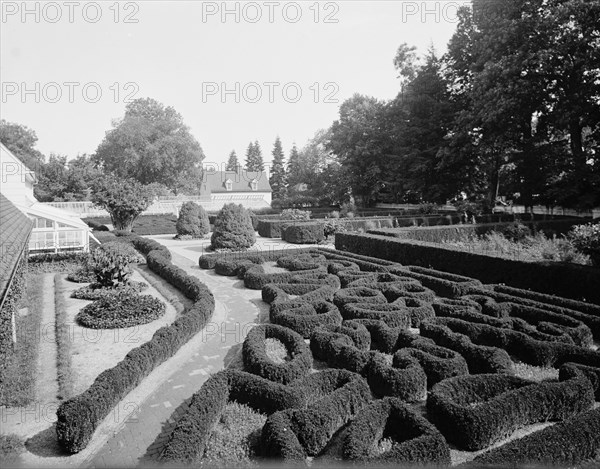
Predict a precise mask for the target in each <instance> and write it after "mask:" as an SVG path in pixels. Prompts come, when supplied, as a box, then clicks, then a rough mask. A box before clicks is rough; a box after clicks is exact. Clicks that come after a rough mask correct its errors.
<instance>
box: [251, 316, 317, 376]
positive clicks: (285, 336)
mask: <svg viewBox="0 0 600 469" xmlns="http://www.w3.org/2000/svg"><path fill="white" fill-rule="evenodd" d="M266 339H277V340H280V341H281V342H282V343H283V345H284V346H285V347H286V349H287V350H288V352H289V354H290V356H291V357H292V359H291V360H290V361H287V362H285V363H281V364H277V363H275V362H273V361H272V360H271V359H270V358H269V357H268V356H267V352H266V349H265V340H266ZM242 350H243V357H244V366H245V368H246V369H247V370H248V371H249V372H251V373H254V374H256V375H259V376H262V377H263V378H267V379H270V380H271V381H277V382H279V383H283V384H287V383H290V382H292V381H294V380H295V379H298V378H301V377H303V376H306V375H307V374H308V372H309V371H310V369H311V367H312V361H313V360H312V354H311V353H310V349H309V348H308V345H306V344H305V343H304V339H303V338H302V336H301V335H300V334H298V333H296V332H294V331H293V330H291V329H288V328H287V327H283V326H278V325H275V324H264V325H260V326H256V327H253V328H252V329H251V330H250V332H249V333H248V335H247V336H246V338H245V339H244V345H243V348H242Z"/></svg>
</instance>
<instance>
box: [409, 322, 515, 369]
mask: <svg viewBox="0 0 600 469" xmlns="http://www.w3.org/2000/svg"><path fill="white" fill-rule="evenodd" d="M436 322H437V321H436ZM436 322H433V321H426V322H424V323H422V324H421V328H420V331H421V335H422V336H423V337H427V338H430V339H433V341H434V342H435V343H436V344H437V345H440V346H442V347H446V348H449V349H450V350H454V351H455V352H458V353H459V354H460V355H462V356H463V357H464V359H465V360H466V362H467V365H468V367H469V372H470V373H471V374H480V373H510V372H512V366H513V364H512V360H511V359H510V356H509V355H508V353H507V352H506V350H504V349H502V348H499V347H492V346H488V345H477V344H475V343H473V342H472V341H471V339H470V338H469V337H468V336H467V335H464V334H460V333H457V332H454V331H453V330H451V329H450V328H449V327H446V326H444V325H442V324H439V323H436Z"/></svg>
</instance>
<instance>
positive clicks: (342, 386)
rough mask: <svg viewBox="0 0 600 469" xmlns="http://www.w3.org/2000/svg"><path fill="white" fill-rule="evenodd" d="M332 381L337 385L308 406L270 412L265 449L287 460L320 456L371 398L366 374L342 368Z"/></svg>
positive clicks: (263, 440)
mask: <svg viewBox="0 0 600 469" xmlns="http://www.w3.org/2000/svg"><path fill="white" fill-rule="evenodd" d="M336 378H337V379H335V380H334V381H332V382H331V383H330V386H331V387H333V389H330V390H329V393H328V394H327V395H326V396H325V397H323V398H321V399H318V400H316V402H315V401H314V400H313V401H312V402H311V403H310V404H309V405H308V407H307V408H306V409H289V410H285V411H282V412H276V413H274V414H272V415H271V416H269V418H268V419H267V422H266V423H265V426H264V427H263V430H262V444H263V452H264V454H265V455H266V456H269V457H276V458H280V459H283V460H303V459H305V458H306V456H307V455H308V456H316V455H317V454H319V453H320V452H321V451H322V450H323V448H325V446H326V445H327V443H328V442H329V440H330V439H331V437H332V436H333V435H334V433H335V432H336V431H337V430H338V429H339V428H340V427H342V426H344V425H345V424H346V423H347V422H348V421H349V420H350V419H352V417H353V416H354V415H356V413H357V412H359V411H360V410H361V409H362V408H363V407H365V406H366V405H367V403H368V402H369V401H370V400H371V392H370V390H369V386H368V385H367V383H366V382H365V380H364V379H363V378H361V377H360V376H358V375H356V374H354V373H348V372H339V374H337V376H336Z"/></svg>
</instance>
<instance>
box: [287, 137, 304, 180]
mask: <svg viewBox="0 0 600 469" xmlns="http://www.w3.org/2000/svg"><path fill="white" fill-rule="evenodd" d="M301 179H302V165H301V164H300V153H298V148H297V147H296V144H295V143H294V145H293V146H292V149H291V151H290V159H289V161H288V168H287V182H288V185H289V186H290V187H292V186H295V185H296V184H298V183H300V182H302V181H301Z"/></svg>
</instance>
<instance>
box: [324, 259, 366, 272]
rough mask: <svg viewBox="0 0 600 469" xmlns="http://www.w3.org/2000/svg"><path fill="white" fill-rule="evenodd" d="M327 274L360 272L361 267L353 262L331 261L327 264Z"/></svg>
mask: <svg viewBox="0 0 600 469" xmlns="http://www.w3.org/2000/svg"><path fill="white" fill-rule="evenodd" d="M327 272H329V273H330V274H334V275H338V274H341V273H342V272H360V267H359V266H358V264H356V263H355V262H351V261H340V260H337V261H329V262H328V263H327Z"/></svg>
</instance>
